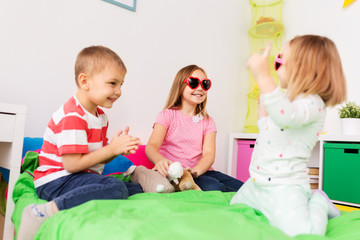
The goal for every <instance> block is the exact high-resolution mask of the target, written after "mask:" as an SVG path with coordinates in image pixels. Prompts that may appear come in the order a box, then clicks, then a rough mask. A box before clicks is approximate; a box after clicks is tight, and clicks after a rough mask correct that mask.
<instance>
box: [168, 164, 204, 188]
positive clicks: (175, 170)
mask: <svg viewBox="0 0 360 240" xmlns="http://www.w3.org/2000/svg"><path fill="white" fill-rule="evenodd" d="M168 174H169V177H168V179H169V181H170V183H171V184H172V185H173V186H174V187H175V191H186V190H191V189H194V190H200V191H201V188H200V187H199V186H198V185H197V184H196V183H195V182H194V179H193V177H192V175H191V173H190V172H189V171H187V170H184V169H183V167H182V166H181V163H179V162H174V163H172V164H170V166H169V170H168Z"/></svg>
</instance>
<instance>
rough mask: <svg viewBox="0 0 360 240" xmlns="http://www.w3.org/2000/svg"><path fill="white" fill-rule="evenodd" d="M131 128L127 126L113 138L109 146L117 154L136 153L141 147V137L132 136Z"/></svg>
mask: <svg viewBox="0 0 360 240" xmlns="http://www.w3.org/2000/svg"><path fill="white" fill-rule="evenodd" d="M129 130H130V128H129V127H125V129H124V131H122V130H120V131H119V132H117V134H116V135H115V136H114V137H113V139H111V142H110V144H109V146H110V149H111V151H112V153H113V154H114V155H115V156H118V155H128V154H130V153H135V152H136V150H137V149H138V148H139V144H141V142H140V139H139V138H137V137H132V136H130V135H129Z"/></svg>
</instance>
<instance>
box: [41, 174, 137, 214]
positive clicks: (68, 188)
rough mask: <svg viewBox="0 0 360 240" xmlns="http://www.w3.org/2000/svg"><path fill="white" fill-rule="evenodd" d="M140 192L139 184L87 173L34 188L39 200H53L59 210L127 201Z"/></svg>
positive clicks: (65, 177) (62, 178)
mask: <svg viewBox="0 0 360 240" xmlns="http://www.w3.org/2000/svg"><path fill="white" fill-rule="evenodd" d="M140 192H143V191H142V188H141V187H140V185H139V184H135V183H128V182H122V181H121V180H119V179H117V178H114V177H106V176H103V175H99V174H95V173H87V172H78V173H74V174H70V175H68V176H64V177H61V178H59V179H56V180H54V181H51V182H49V183H47V184H44V185H42V186H40V187H38V188H36V193H37V195H38V196H39V198H41V199H44V200H47V201H52V200H54V201H55V203H56V205H57V207H58V209H59V210H64V209H69V208H72V207H75V206H78V205H80V204H82V203H85V202H87V201H90V200H95V199H127V198H128V196H130V195H132V194H136V193H140Z"/></svg>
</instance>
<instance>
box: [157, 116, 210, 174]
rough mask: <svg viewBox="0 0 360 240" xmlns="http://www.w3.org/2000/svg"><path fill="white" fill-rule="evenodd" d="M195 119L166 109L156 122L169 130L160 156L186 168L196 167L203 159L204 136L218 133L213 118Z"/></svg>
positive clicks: (160, 150)
mask: <svg viewBox="0 0 360 240" xmlns="http://www.w3.org/2000/svg"><path fill="white" fill-rule="evenodd" d="M197 120H198V121H196V119H194V118H193V117H190V116H187V115H185V114H183V113H182V112H181V111H180V110H177V109H165V110H163V111H162V112H160V113H159V115H158V117H157V119H156V122H155V123H158V124H161V125H162V126H164V127H165V128H166V129H167V133H166V136H165V139H164V141H163V144H162V145H161V147H160V149H159V152H160V154H161V155H162V156H163V157H165V158H167V159H169V160H170V161H172V162H180V163H181V165H182V166H183V167H184V168H185V167H191V168H193V167H195V166H196V165H197V164H198V162H199V161H200V159H201V158H202V150H203V142H204V136H205V135H206V134H207V133H210V132H216V125H215V121H214V119H213V118H211V117H209V119H205V118H203V119H201V120H199V119H197Z"/></svg>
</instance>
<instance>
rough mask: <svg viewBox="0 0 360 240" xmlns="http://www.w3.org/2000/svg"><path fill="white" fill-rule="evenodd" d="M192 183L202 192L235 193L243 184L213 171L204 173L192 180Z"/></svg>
mask: <svg viewBox="0 0 360 240" xmlns="http://www.w3.org/2000/svg"><path fill="white" fill-rule="evenodd" d="M194 181H195V183H196V184H197V185H198V186H199V187H200V188H201V190H203V191H222V192H237V191H238V190H239V189H240V187H241V186H242V185H243V184H244V183H243V182H242V181H240V180H238V179H236V178H233V177H230V176H229V175H226V174H224V173H222V172H218V171H215V170H210V171H207V172H205V173H204V174H202V175H200V176H199V177H198V178H194Z"/></svg>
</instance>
